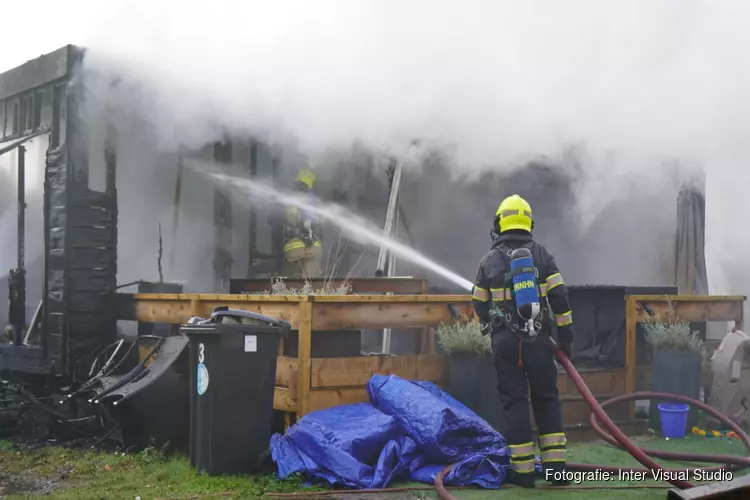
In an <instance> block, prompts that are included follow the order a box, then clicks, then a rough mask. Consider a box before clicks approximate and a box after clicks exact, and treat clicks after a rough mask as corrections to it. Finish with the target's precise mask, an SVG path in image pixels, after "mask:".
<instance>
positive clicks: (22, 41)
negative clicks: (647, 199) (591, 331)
mask: <svg viewBox="0 0 750 500" xmlns="http://www.w3.org/2000/svg"><path fill="white" fill-rule="evenodd" d="M6 3H7V5H3V7H2V12H3V16H2V17H3V18H6V19H27V20H29V21H28V22H24V23H10V24H8V23H5V25H4V26H3V40H5V42H4V44H3V47H2V49H0V71H2V70H6V69H9V68H10V67H13V66H16V65H18V64H21V63H23V62H24V61H26V60H28V59H31V58H34V57H36V56H38V55H40V54H41V53H46V52H49V51H51V50H54V49H56V48H58V47H59V46H61V45H64V44H65V43H76V44H81V45H84V46H87V47H88V48H90V49H92V56H93V57H94V58H95V59H94V60H95V61H96V60H99V61H103V60H108V61H111V60H113V59H114V60H116V61H118V64H120V65H123V64H125V67H127V68H128V69H129V70H130V71H132V72H137V74H138V75H139V77H140V78H141V79H142V80H144V81H147V82H149V83H150V84H151V85H152V86H151V87H149V89H150V91H151V92H153V97H154V99H155V103H156V106H157V111H164V112H165V113H159V114H158V116H164V115H165V114H171V115H173V116H176V117H177V121H178V122H179V123H180V124H181V126H183V127H185V126H189V127H192V126H193V124H194V126H195V127H200V125H199V124H201V123H210V121H211V119H212V118H215V117H217V116H222V118H223V121H225V122H226V121H229V122H230V123H232V124H234V125H235V126H237V127H241V128H249V129H257V128H261V129H269V131H270V132H271V133H273V134H293V135H295V136H296V137H298V138H299V139H300V141H301V144H302V145H303V146H304V147H307V148H310V149H311V150H314V149H315V148H317V147H322V146H330V145H347V144H349V143H350V142H351V141H352V140H354V139H360V140H362V141H364V142H365V143H368V144H369V145H370V146H373V147H375V148H389V149H391V150H394V149H396V150H398V149H405V148H406V147H407V146H408V143H409V140H410V139H411V138H413V137H421V138H423V139H425V140H427V141H434V142H437V143H440V144H443V145H446V144H448V145H450V146H451V147H453V148H455V149H454V151H455V155H456V160H457V161H458V163H459V164H460V165H464V166H465V167H464V168H462V169H460V170H457V171H460V172H477V171H479V170H480V167H486V166H488V165H492V166H493V168H503V166H505V165H509V164H518V160H519V159H523V158H528V157H533V156H537V155H540V154H548V155H553V156H554V155H555V154H557V153H558V152H559V151H560V150H561V148H563V147H565V146H567V145H570V144H585V146H586V150H587V152H588V156H587V163H586V165H585V168H588V170H589V172H591V173H595V174H596V175H594V176H592V177H590V178H592V179H594V181H593V182H594V184H593V185H592V186H590V187H589V188H588V189H587V191H586V193H585V196H583V198H582V201H581V205H582V206H583V207H584V208H586V207H589V210H590V211H591V212H594V211H596V210H597V209H598V207H601V206H603V205H604V203H603V201H604V200H607V199H609V198H610V197H613V196H616V197H624V196H627V193H628V192H629V191H628V190H633V189H634V190H636V191H637V190H652V189H653V186H654V184H655V181H654V176H655V175H657V174H655V173H654V172H655V171H654V167H655V166H656V165H658V164H659V163H660V162H662V161H663V160H665V159H671V158H677V159H679V160H681V161H685V162H689V163H691V164H692V163H694V164H696V165H700V166H702V167H703V168H704V169H705V171H706V173H707V177H708V196H707V198H708V201H707V210H708V214H707V217H708V220H707V225H708V236H707V237H708V242H707V252H708V253H707V257H708V261H709V264H708V265H709V275H710V276H711V281H712V284H713V285H714V286H715V288H714V289H713V290H712V292H714V293H716V292H723V291H728V290H729V288H733V287H732V285H733V284H734V283H742V282H747V280H748V279H750V271H746V270H745V269H744V268H743V267H741V266H742V265H743V264H744V262H743V260H744V259H743V257H742V256H741V255H740V254H742V253H744V249H745V248H747V247H748V246H749V245H750V231H748V229H750V228H748V227H747V226H748V224H747V223H746V222H745V219H744V217H743V215H744V204H743V203H742V202H743V201H744V197H745V195H746V192H747V190H748V188H750V170H749V169H748V168H747V163H748V161H749V160H750V141H748V140H747V137H746V136H747V134H748V130H750V57H748V53H750V50H749V49H750V31H749V30H747V26H748V25H750V2H747V0H724V1H721V2H717V1H715V0H713V1H711V0H673V1H666V0H664V1H659V0H618V1H615V0H612V1H606V2H604V1H601V0H566V1H564V2H561V1H557V0H526V1H518V0H508V1H504V0H461V1H458V0H455V1H446V0H432V1H428V0H399V1H396V0H358V1H351V0H348V1H347V0H339V1H335V0H328V1H324V0H318V1H314V2H313V1H305V0H299V1H284V0H276V1H268V0H264V1H254V0H253V1H244V2H239V1H236V0H235V1H226V0H213V1H211V2H205V1H201V2H197V1H194V0H188V1H184V0H183V1H166V0H159V1H153V0H151V1H149V2H144V1H140V0H131V1H128V2H120V1H107V2H95V1H93V0H92V1H84V0H71V1H68V2H56V1H37V2H34V4H33V7H30V6H27V5H24V3H23V2H6ZM32 18H34V19H35V21H34V23H35V24H32V22H31V19H32ZM30 27H31V28H30ZM11 41H12V42H11ZM121 67H122V66H121ZM608 178H610V181H609V182H607V179H608ZM611 179H618V181H617V182H615V181H612V180H611ZM617 186H627V190H626V189H625V188H624V187H623V188H622V189H619V190H618V188H617ZM584 212H585V210H584ZM590 217H591V218H593V215H590ZM648 223H649V221H644V224H645V225H647V224H648ZM740 249H742V250H740ZM737 273H740V276H735V275H736V274H737ZM743 273H744V275H743ZM716 287H718V289H717V288H716ZM733 291H738V290H734V289H733ZM739 291H743V290H739Z"/></svg>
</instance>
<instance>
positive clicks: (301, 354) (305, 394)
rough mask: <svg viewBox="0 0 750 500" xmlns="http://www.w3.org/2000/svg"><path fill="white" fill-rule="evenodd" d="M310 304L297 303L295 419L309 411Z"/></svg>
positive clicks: (306, 301) (311, 320)
mask: <svg viewBox="0 0 750 500" xmlns="http://www.w3.org/2000/svg"><path fill="white" fill-rule="evenodd" d="M312 306H313V305H312V302H310V301H309V300H305V301H303V302H300V303H299V318H300V321H299V328H298V332H299V344H298V347H297V360H298V363H299V365H298V366H299V370H298V380H299V385H298V386H297V418H300V417H304V416H305V415H307V414H308V413H309V412H310V411H311V410H310V409H309V403H310V401H309V394H310V369H311V366H310V355H311V350H312V328H313V313H312V310H313V309H312Z"/></svg>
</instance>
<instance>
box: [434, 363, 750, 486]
mask: <svg viewBox="0 0 750 500" xmlns="http://www.w3.org/2000/svg"><path fill="white" fill-rule="evenodd" d="M555 356H556V357H557V360H558V362H559V363H560V364H561V365H562V366H563V368H565V371H566V372H567V373H568V376H569V377H570V378H571V379H572V380H573V383H574V384H575V386H576V388H578V391H579V392H580V393H581V396H583V399H584V400H586V403H588V405H589V407H590V408H591V425H592V427H593V429H594V430H595V431H596V433H597V434H599V436H601V437H602V439H604V440H605V441H607V442H608V443H610V444H611V445H613V446H616V447H618V448H621V449H623V450H625V451H627V452H628V453H630V455H632V456H633V458H635V459H636V460H638V462H640V463H641V464H642V465H643V466H644V468H641V469H635V468H633V469H629V470H633V471H638V472H645V473H647V474H650V473H651V472H652V471H664V472H668V473H669V474H667V475H666V477H665V479H666V480H667V482H669V483H671V484H672V485H674V486H675V487H677V488H679V489H683V490H684V489H687V488H692V487H693V486H694V485H693V484H692V483H690V482H688V481H683V480H681V479H679V475H678V474H675V473H678V472H679V473H687V475H688V476H689V475H690V474H691V473H692V471H694V470H695V468H692V469H664V468H663V467H661V466H660V465H659V464H658V463H656V462H655V461H654V460H652V459H651V457H657V458H664V459H668V460H675V461H682V462H704V463H705V462H708V463H720V464H726V465H725V466H717V467H710V468H701V470H703V471H706V472H713V471H719V470H737V469H742V468H745V467H750V458H745V457H736V456H730V455H700V454H690V453H675V452H669V451H662V450H653V449H648V448H639V447H638V446H636V445H635V444H633V442H632V441H630V439H628V437H627V436H626V435H625V434H624V433H623V432H622V431H621V430H620V429H619V428H618V427H617V426H616V425H615V423H614V422H613V421H612V419H611V418H609V416H608V415H607V414H606V413H605V412H604V408H605V407H607V406H609V405H612V404H615V403H620V402H623V401H632V400H636V399H638V400H643V399H652V398H658V399H668V400H671V401H679V402H682V403H686V404H689V405H691V406H694V407H696V408H700V409H701V410H703V411H705V412H706V413H708V414H709V415H711V416H713V417H715V418H716V419H718V420H719V421H721V422H722V423H724V424H726V425H727V426H728V427H729V428H730V429H732V430H733V431H734V432H735V433H736V434H737V436H738V437H739V438H740V440H741V441H742V442H743V443H744V444H745V447H746V448H747V450H748V454H750V437H749V436H748V435H747V434H746V433H745V431H743V430H742V429H741V428H740V427H739V426H738V425H737V424H736V423H734V422H733V421H732V420H731V419H730V418H729V417H727V416H726V415H724V414H722V413H720V412H718V411H716V410H715V409H713V408H711V407H710V406H708V405H706V404H704V403H702V402H700V401H697V400H695V399H692V398H688V397H685V396H680V395H677V394H666V393H660V392H635V393H632V394H624V395H622V396H617V397H615V398H612V399H609V400H607V401H605V402H603V403H601V404H599V402H598V401H597V400H596V398H595V397H594V395H593V394H591V391H590V390H589V388H588V387H587V386H586V384H585V382H584V381H583V378H581V375H580V374H579V373H578V371H577V370H576V369H575V367H574V366H573V363H571V362H570V360H569V359H568V358H567V356H565V354H564V353H563V352H562V351H560V350H559V349H557V351H556V352H555ZM600 423H601V424H600ZM602 425H603V427H604V428H602ZM453 467H454V465H449V466H447V467H445V468H444V469H443V470H441V471H440V473H439V474H438V475H437V476H436V477H435V491H436V492H437V494H438V496H440V498H442V499H443V500H456V497H454V496H453V495H451V494H450V492H448V490H446V489H445V486H444V485H443V479H444V478H445V476H446V475H447V474H448V473H449V472H450V471H451V469H453ZM568 467H569V469H570V470H578V471H595V470H600V471H602V472H612V473H617V472H618V471H620V470H622V469H623V468H622V467H616V466H611V465H593V464H579V463H569V464H568Z"/></svg>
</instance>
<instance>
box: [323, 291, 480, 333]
mask: <svg viewBox="0 0 750 500" xmlns="http://www.w3.org/2000/svg"><path fill="white" fill-rule="evenodd" d="M363 297H364V296H357V298H363ZM374 297H379V296H374ZM387 297H388V298H390V299H391V302H390V303H389V302H385V301H377V302H373V303H368V302H367V301H360V302H359V303H336V302H334V301H320V300H318V299H321V298H324V297H315V306H314V308H313V321H314V323H315V328H316V329H319V330H369V329H372V330H377V329H381V328H420V327H425V326H433V325H439V324H440V323H442V322H449V321H452V319H453V316H452V314H451V311H450V309H449V308H448V306H449V305H454V306H456V308H457V309H458V310H459V313H460V314H464V315H467V316H468V315H470V314H471V305H470V304H469V303H455V302H451V301H439V302H435V301H432V302H426V301H413V302H409V301H397V300H395V299H398V298H401V296H398V295H390V296H387ZM412 297H413V296H412ZM399 302H401V303H399Z"/></svg>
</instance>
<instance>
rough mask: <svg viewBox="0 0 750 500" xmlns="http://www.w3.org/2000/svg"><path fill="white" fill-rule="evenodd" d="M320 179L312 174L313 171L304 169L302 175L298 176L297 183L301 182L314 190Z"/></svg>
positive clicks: (301, 171)
mask: <svg viewBox="0 0 750 500" xmlns="http://www.w3.org/2000/svg"><path fill="white" fill-rule="evenodd" d="M317 180H318V178H317V177H316V176H315V174H314V173H313V172H312V170H308V169H304V170H300V173H298V174H297V179H296V181H297V182H301V183H302V184H304V185H305V186H307V187H308V188H310V189H312V188H313V187H314V186H315V183H316V182H317Z"/></svg>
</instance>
